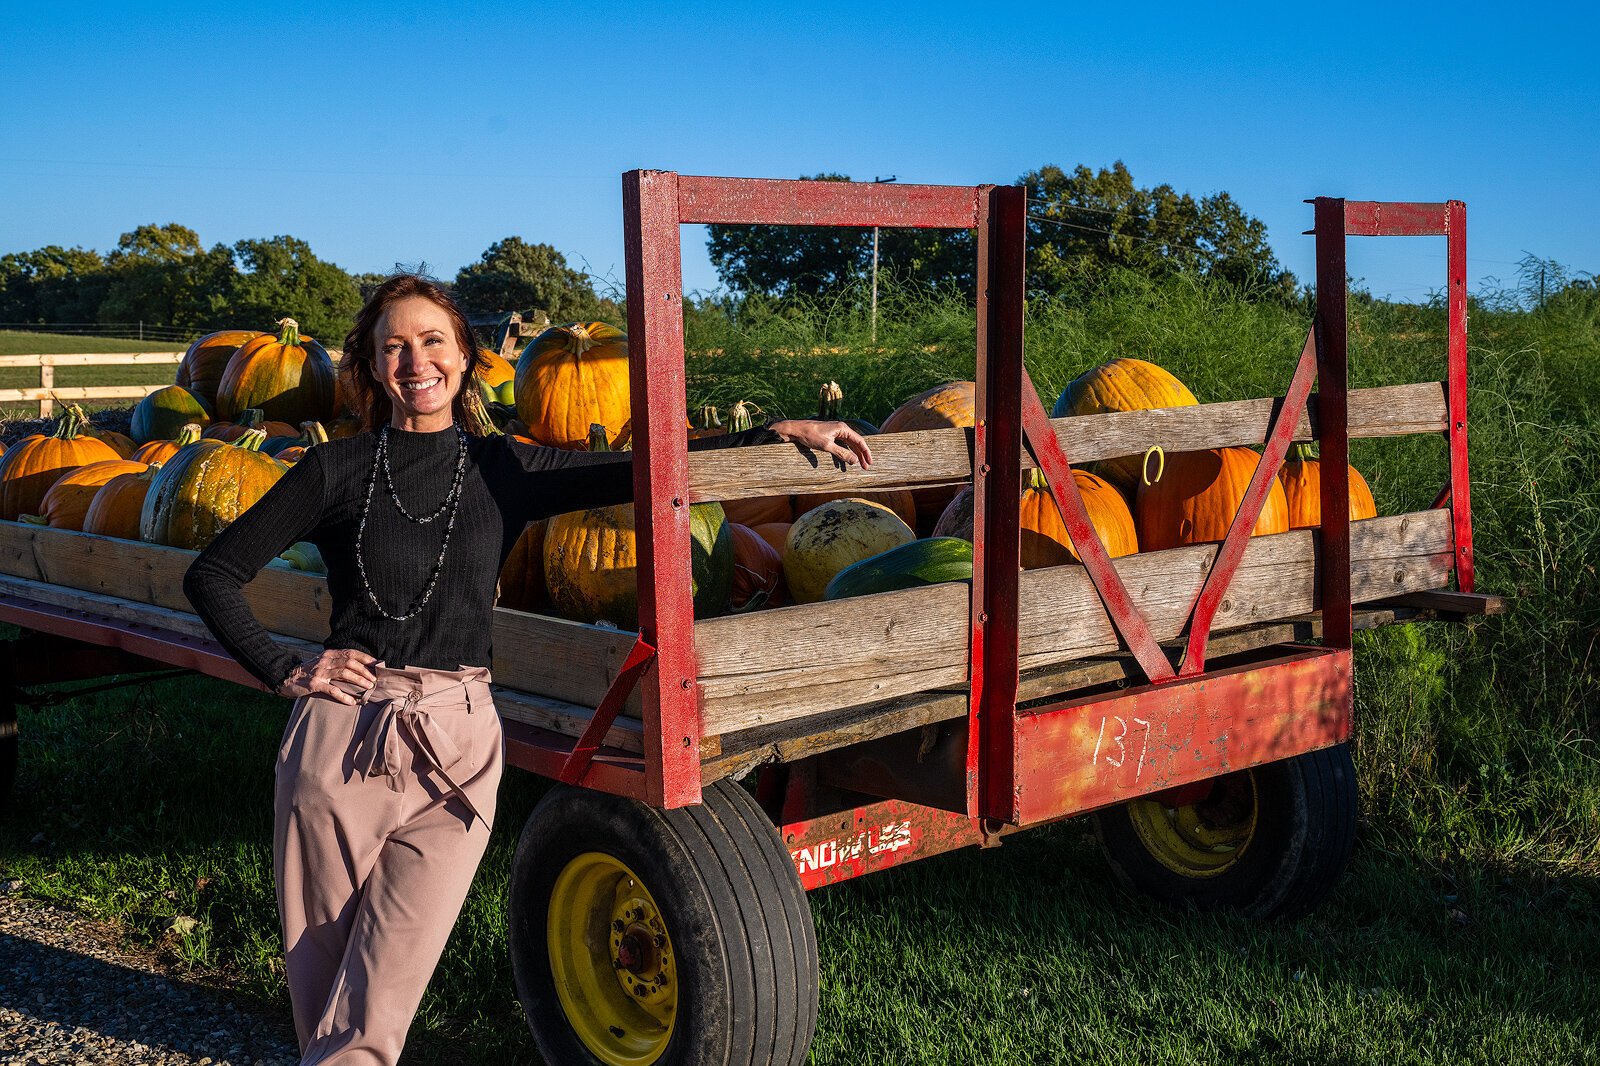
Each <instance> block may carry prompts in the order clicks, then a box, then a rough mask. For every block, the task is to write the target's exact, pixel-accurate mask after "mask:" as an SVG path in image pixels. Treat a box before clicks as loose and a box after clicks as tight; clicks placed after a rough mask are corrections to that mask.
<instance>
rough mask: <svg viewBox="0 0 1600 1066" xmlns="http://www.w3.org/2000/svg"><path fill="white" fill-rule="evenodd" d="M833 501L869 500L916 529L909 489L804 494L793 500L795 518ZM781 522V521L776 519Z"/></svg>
mask: <svg viewBox="0 0 1600 1066" xmlns="http://www.w3.org/2000/svg"><path fill="white" fill-rule="evenodd" d="M834 500H870V501H871V502H873V503H878V504H882V505H883V506H885V507H887V508H889V510H891V511H893V512H894V513H895V514H897V515H899V516H900V520H901V521H902V522H904V523H905V524H906V525H908V526H910V527H911V528H912V529H915V528H916V527H917V498H916V493H915V492H913V491H912V490H911V489H882V490H879V491H875V492H806V493H802V494H800V495H798V496H796V497H795V498H794V514H795V517H796V518H799V517H800V516H801V515H803V514H805V513H806V512H807V511H810V510H812V509H814V508H817V507H821V506H822V505H823V504H825V503H832V502H833V501H834ZM778 521H782V519H778Z"/></svg>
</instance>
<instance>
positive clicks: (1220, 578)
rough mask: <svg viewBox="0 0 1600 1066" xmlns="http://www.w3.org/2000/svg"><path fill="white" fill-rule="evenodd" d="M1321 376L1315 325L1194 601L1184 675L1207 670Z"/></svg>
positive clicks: (1184, 660)
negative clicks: (1231, 594) (1214, 631)
mask: <svg viewBox="0 0 1600 1066" xmlns="http://www.w3.org/2000/svg"><path fill="white" fill-rule="evenodd" d="M1316 376H1317V333H1316V330H1315V329H1313V330H1312V331H1311V332H1309V333H1307V334H1306V343H1305V347H1304V348H1302V349H1301V350H1300V362H1299V363H1298V364H1297V365H1296V366H1295V368H1294V377H1293V379H1291V380H1290V382H1289V392H1288V394H1287V395H1286V396H1284V398H1283V404H1282V405H1281V406H1280V407H1279V408H1278V413H1277V415H1276V416H1274V418H1273V422H1272V428H1271V429H1270V430H1269V431H1268V432H1267V446H1266V450H1265V452H1264V454H1263V455H1262V456H1261V460H1260V461H1259V462H1258V463H1256V472H1255V474H1254V475H1252V476H1251V478H1250V487H1249V488H1248V489H1247V490H1245V494H1244V499H1243V500H1240V501H1239V510H1238V511H1237V512H1235V513H1234V516H1233V524H1232V525H1230V526H1229V527H1228V535H1227V537H1226V538H1225V539H1224V540H1223V542H1222V547H1221V548H1219V549H1217V557H1216V558H1215V559H1214V560H1212V562H1211V572H1210V573H1209V574H1207V575H1206V583H1205V584H1204V585H1202V586H1201V587H1200V595H1199V596H1198V597H1196V599H1195V604H1194V608H1193V614H1192V615H1191V617H1190V620H1189V646H1188V648H1187V650H1185V652H1184V655H1183V668H1182V669H1181V670H1179V671H1178V676H1179V677H1193V676H1195V675H1196V674H1199V673H1202V672H1204V671H1205V668H1206V641H1207V640H1209V639H1210V637H1211V622H1212V620H1213V619H1214V618H1216V616H1217V610H1218V608H1219V607H1221V606H1222V598H1223V597H1224V596H1226V595H1227V594H1228V585H1229V584H1230V583H1231V582H1232V581H1233V575H1234V574H1236V573H1238V571H1239V563H1240V562H1241V561H1242V560H1243V559H1244V549H1245V546H1246V545H1248V544H1249V542H1250V534H1251V531H1252V530H1254V529H1255V528H1256V522H1257V520H1259V519H1260V518H1261V509H1262V508H1263V507H1264V506H1266V503H1267V496H1268V494H1269V493H1271V491H1272V483H1273V481H1275V480H1276V479H1277V477H1278V468H1279V467H1281V466H1283V459H1284V456H1286V455H1288V454H1289V443H1290V441H1292V440H1293V439H1294V430H1295V427H1296V426H1297V425H1299V424H1300V415H1301V414H1302V413H1303V412H1304V411H1305V409H1306V400H1307V398H1308V397H1310V395H1311V383H1312V381H1314V380H1315V379H1316ZM1324 476H1326V471H1324Z"/></svg>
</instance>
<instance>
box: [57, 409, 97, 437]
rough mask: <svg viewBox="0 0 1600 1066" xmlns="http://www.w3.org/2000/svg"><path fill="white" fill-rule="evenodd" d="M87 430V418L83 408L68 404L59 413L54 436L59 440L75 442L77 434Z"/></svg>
mask: <svg viewBox="0 0 1600 1066" xmlns="http://www.w3.org/2000/svg"><path fill="white" fill-rule="evenodd" d="M88 428H89V416H88V415H86V414H84V413H83V408H81V407H79V406H78V405H77V404H75V403H69V404H67V407H66V410H65V411H63V412H62V413H61V421H60V422H58V423H57V424H56V432H55V436H56V437H57V438H59V439H61V440H77V439H78V434H80V433H82V432H84V431H85V430H87V429H88Z"/></svg>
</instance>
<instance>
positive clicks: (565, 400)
mask: <svg viewBox="0 0 1600 1066" xmlns="http://www.w3.org/2000/svg"><path fill="white" fill-rule="evenodd" d="M514 388H515V390H516V395H517V416H518V417H519V418H521V419H522V421H523V422H525V423H527V426H528V435H529V436H530V437H532V438H533V439H534V440H536V441H538V442H539V443H540V444H548V445H551V446H553V447H557V448H571V449H582V448H584V447H585V446H586V445H587V444H588V440H589V427H590V425H593V424H595V423H599V424H600V425H603V426H605V427H606V437H607V439H608V440H610V441H618V440H619V438H620V437H621V435H622V429H623V426H624V425H625V424H626V423H627V422H628V415H629V407H628V338H627V336H626V335H625V334H624V333H622V331H621V330H618V329H616V328H615V327H613V326H608V325H606V324H605V323H604V322H574V323H573V324H571V325H569V326H552V327H551V328H549V329H547V330H545V331H544V332H543V333H541V334H539V335H538V336H537V337H535V338H533V340H531V341H529V342H528V347H527V348H526V349H524V350H523V353H522V357H521V358H520V359H518V360H517V377H516V383H515V386H514Z"/></svg>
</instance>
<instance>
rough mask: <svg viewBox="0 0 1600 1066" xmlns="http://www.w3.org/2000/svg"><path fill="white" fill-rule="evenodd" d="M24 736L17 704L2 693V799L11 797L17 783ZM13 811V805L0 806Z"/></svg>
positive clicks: (0, 786) (0, 699)
mask: <svg viewBox="0 0 1600 1066" xmlns="http://www.w3.org/2000/svg"><path fill="white" fill-rule="evenodd" d="M21 743H22V735H21V733H20V731H19V729H18V724H17V702H16V700H14V699H12V698H11V697H9V696H7V695H4V694H3V693H0V799H5V798H7V797H9V796H10V795H11V789H12V786H14V785H15V784H16V783H17V751H18V748H19V747H20V745H21ZM10 809H11V804H9V803H6V804H4V805H0V810H7V811H9V810H10Z"/></svg>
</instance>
